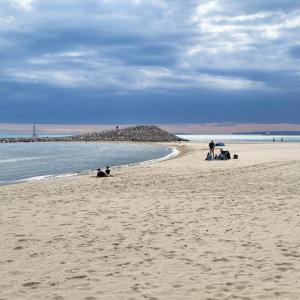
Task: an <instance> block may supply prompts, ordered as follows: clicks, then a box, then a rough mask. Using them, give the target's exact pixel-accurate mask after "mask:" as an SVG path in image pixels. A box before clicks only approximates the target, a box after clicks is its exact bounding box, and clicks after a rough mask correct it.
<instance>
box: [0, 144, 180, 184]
mask: <svg viewBox="0 0 300 300" xmlns="http://www.w3.org/2000/svg"><path fill="white" fill-rule="evenodd" d="M51 143H52V142H51ZM73 143H76V142H73ZM79 143H85V142H79ZM92 143H104V144H107V143H109V144H111V143H122V144H124V143H130V142H104V141H100V142H98V141H95V142H92ZM132 143H134V144H151V145H154V146H165V147H166V148H168V149H169V148H170V149H172V152H171V153H169V154H167V155H165V156H163V157H160V158H157V159H150V160H145V161H141V162H137V163H132V164H124V165H116V166H112V167H111V168H110V169H111V170H115V169H119V168H127V167H131V166H137V165H141V164H148V163H156V162H159V161H164V160H168V159H173V158H176V156H178V155H180V151H179V150H178V146H176V145H174V143H172V144H171V145H170V143H169V144H168V143H159V144H158V143H154V142H132ZM92 172H96V169H95V170H91V169H89V170H83V171H80V172H76V173H64V174H57V175H51V174H50V175H41V176H34V177H29V178H24V179H20V180H14V181H9V182H5V181H0V188H1V186H8V185H13V184H22V183H26V182H36V181H41V180H49V179H50V180H51V179H64V178H68V177H74V176H82V175H88V174H92Z"/></svg>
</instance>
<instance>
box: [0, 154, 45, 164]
mask: <svg viewBox="0 0 300 300" xmlns="http://www.w3.org/2000/svg"><path fill="white" fill-rule="evenodd" d="M41 158H45V157H43V156H39V157H20V158H10V159H3V160H0V164H4V163H10V162H18V161H28V160H36V159H41Z"/></svg>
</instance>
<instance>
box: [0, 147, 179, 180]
mask: <svg viewBox="0 0 300 300" xmlns="http://www.w3.org/2000/svg"><path fill="white" fill-rule="evenodd" d="M175 154H176V150H175V149H173V148H172V147H166V146H161V145H149V144H133V143H120V144H118V143H92V142H91V143H80V142H78V143H77V142H72V143H64V142H59V143H56V142H49V143H11V144H8V143H2V144H1V143H0V185H6V184H11V183H18V182H22V181H35V180H42V179H45V178H51V177H66V176H74V175H77V174H80V173H83V172H87V171H92V170H94V171H95V174H96V170H97V169H98V168H105V166H110V167H116V166H123V165H132V164H138V163H142V162H145V161H150V160H158V159H165V158H167V157H170V156H172V155H175ZM112 173H113V169H112Z"/></svg>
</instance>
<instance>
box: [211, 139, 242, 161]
mask: <svg viewBox="0 0 300 300" xmlns="http://www.w3.org/2000/svg"><path fill="white" fill-rule="evenodd" d="M208 147H209V152H208V153H207V155H206V158H205V160H228V159H231V155H230V152H229V151H228V150H223V149H220V154H219V155H217V154H215V148H216V144H215V143H214V141H213V140H212V141H211V142H210V143H209V144H208ZM233 159H238V155H236V154H234V156H233Z"/></svg>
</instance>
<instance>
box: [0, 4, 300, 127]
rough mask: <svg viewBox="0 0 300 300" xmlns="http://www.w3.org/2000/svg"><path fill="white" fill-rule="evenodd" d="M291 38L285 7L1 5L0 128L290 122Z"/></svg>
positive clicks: (295, 64) (295, 24)
mask: <svg viewBox="0 0 300 300" xmlns="http://www.w3.org/2000/svg"><path fill="white" fill-rule="evenodd" d="M299 35H300V4H299V1H292V0H287V1H284V2H283V1H279V0H278V1H277V0H272V1H271V0H259V1H258V0H251V1H250V0H245V1H234V0H224V1H223V0H222V1H220V0H210V1H205V0H197V1H196V0H188V1H179V0H175V1H162V0H144V1H142V0H122V1H120V0H86V1H81V0H65V1H59V0H52V1H41V0H11V1H8V0H4V1H1V3H0V62H1V69H0V105H1V110H0V118H1V119H0V121H6V122H9V121H12V122H17V121H18V120H19V121H22V122H25V121H31V120H33V119H35V118H40V122H41V121H43V120H44V121H45V122H46V120H47V122H51V121H52V122H58V121H59V122H62V121H64V120H65V121H66V122H84V121H85V120H88V121H87V122H92V121H93V122H100V123H101V122H111V121H113V120H115V119H120V121H123V122H125V121H128V122H146V121H149V122H164V121H165V122H169V121H170V122H176V121H178V122H189V121H193V122H204V121H224V122H243V120H244V121H245V122H246V121H247V122H251V121H253V122H258V121H260V122H262V121H263V119H265V120H266V121H268V122H272V121H273V122H278V121H291V122H296V121H297V118H298V119H299V117H297V116H296V114H295V111H296V108H297V109H298V108H299V104H298V103H299V102H298V100H297V99H299V97H298V96H299V94H300V88H299V86H300V85H299V83H300V66H299V58H300V50H299V45H297V44H296V45H295V41H297V40H298V38H299ZM212 103H213V104H214V105H213V107H214V109H212V105H211V104H212ZM221 107H222V109H221ZM102 110H103V111H106V112H107V113H106V114H105V116H102V117H101V118H99V117H98V113H99V111H102ZM115 110H118V112H117V111H115ZM276 110H277V111H276ZM299 122H300V120H299Z"/></svg>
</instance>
